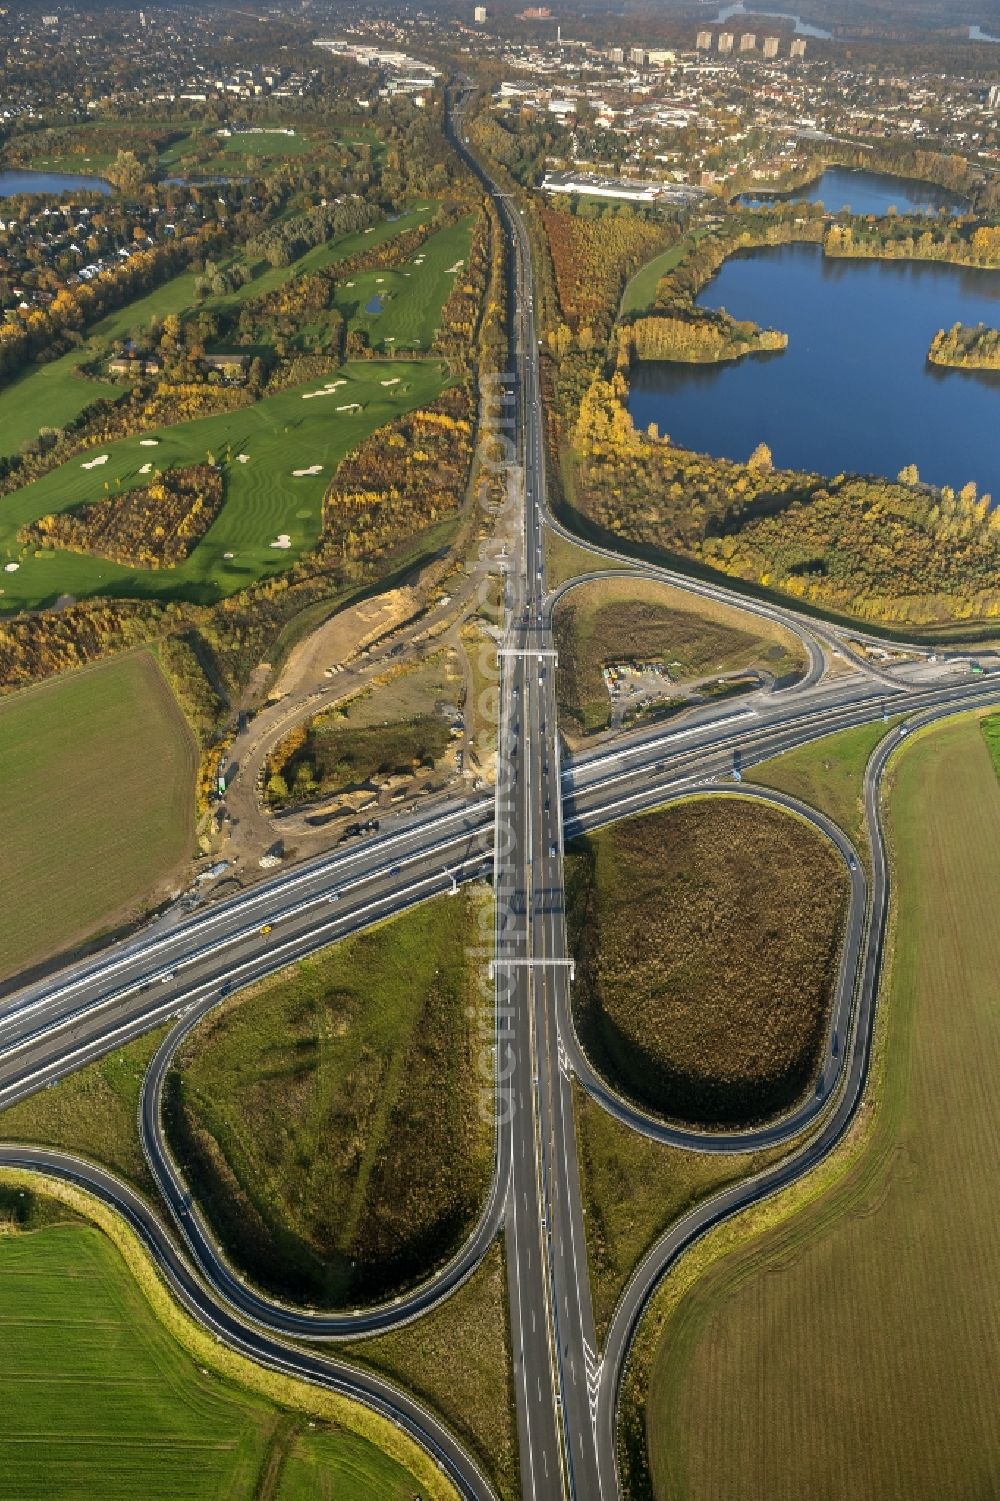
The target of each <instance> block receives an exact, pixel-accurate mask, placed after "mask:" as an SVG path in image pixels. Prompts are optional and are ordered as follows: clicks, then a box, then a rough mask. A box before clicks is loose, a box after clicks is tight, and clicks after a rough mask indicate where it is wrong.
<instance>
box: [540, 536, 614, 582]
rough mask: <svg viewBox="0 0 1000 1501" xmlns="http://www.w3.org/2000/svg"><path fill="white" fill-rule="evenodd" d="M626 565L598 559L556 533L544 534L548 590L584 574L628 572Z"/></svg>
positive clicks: (594, 554) (606, 559) (593, 554)
mask: <svg viewBox="0 0 1000 1501" xmlns="http://www.w3.org/2000/svg"><path fill="white" fill-rule="evenodd" d="M628 566H629V565H628V564H627V563H613V562H612V561H611V560H610V559H609V558H601V557H598V556H597V554H596V553H592V552H588V551H587V550H586V548H584V547H579V546H578V545H577V544H576V543H575V542H570V541H568V540H567V538H566V537H563V536H560V534H559V533H558V532H553V531H546V533H545V582H546V583H547V585H548V587H549V588H550V589H557V588H558V587H559V585H560V584H565V583H566V582H567V581H568V580H569V579H575V578H579V577H580V575H581V574H584V573H597V572H599V571H600V570H601V569H605V568H609V569H615V570H616V571H618V570H620V571H622V572H628Z"/></svg>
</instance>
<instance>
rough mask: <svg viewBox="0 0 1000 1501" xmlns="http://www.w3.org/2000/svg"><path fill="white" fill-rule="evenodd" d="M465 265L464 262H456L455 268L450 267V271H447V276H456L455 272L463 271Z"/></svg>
mask: <svg viewBox="0 0 1000 1501" xmlns="http://www.w3.org/2000/svg"><path fill="white" fill-rule="evenodd" d="M464 265H465V262H464V261H456V262H455V264H454V265H453V266H449V267H448V270H447V272H446V273H445V274H446V275H447V276H454V274H455V272H456V271H461V269H462V267H463V266H464Z"/></svg>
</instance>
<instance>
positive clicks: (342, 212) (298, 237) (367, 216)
mask: <svg viewBox="0 0 1000 1501" xmlns="http://www.w3.org/2000/svg"><path fill="white" fill-rule="evenodd" d="M383 217H384V215H383V214H381V213H380V212H379V210H378V209H377V208H376V207H375V205H374V204H372V203H365V202H364V200H363V199H361V198H352V199H349V200H348V201H347V202H346V203H330V204H323V205H319V206H318V207H316V208H310V209H307V210H306V212H305V213H301V214H294V215H293V216H292V217H291V218H288V219H282V220H279V221H278V222H277V223H276V224H270V225H268V227H267V228H266V229H262V230H261V231H260V233H259V234H257V235H254V237H253V238H252V239H251V240H249V241H248V242H247V254H248V255H249V256H250V257H256V258H257V259H260V260H266V261H267V262H268V263H269V264H270V265H272V266H290V265H291V263H292V261H297V260H298V259H299V257H300V256H302V255H305V253H306V251H307V250H312V249H314V248H315V246H317V245H325V244H326V242H327V240H331V239H333V238H335V237H336V236H337V235H347V234H358V233H359V232H360V231H361V230H364V229H368V228H370V226H371V225H373V224H377V223H378V221H379V220H380V219H382V218H383Z"/></svg>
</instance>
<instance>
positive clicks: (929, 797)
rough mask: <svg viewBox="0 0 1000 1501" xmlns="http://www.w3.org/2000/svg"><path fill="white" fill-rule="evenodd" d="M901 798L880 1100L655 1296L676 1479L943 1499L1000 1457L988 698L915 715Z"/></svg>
mask: <svg viewBox="0 0 1000 1501" xmlns="http://www.w3.org/2000/svg"><path fill="white" fill-rule="evenodd" d="M889 808H890V811H889V827H890V835H891V842H892V849H893V866H894V870H895V882H894V893H895V910H894V923H893V944H892V967H891V971H890V973H889V976H888V979H887V982H886V986H885V1005H884V1009H883V1011H882V1012H881V1017H880V1023H879V1037H878V1047H877V1058H876V1071H875V1083H876V1089H877V1095H876V1103H875V1108H874V1114H873V1116H871V1118H870V1120H869V1122H868V1129H867V1132H866V1133H865V1136H864V1138H863V1139H862V1140H860V1141H859V1139H858V1138H857V1136H856V1137H855V1140H854V1142H853V1151H851V1150H850V1149H848V1150H847V1151H844V1152H842V1153H841V1154H839V1161H838V1160H837V1159H835V1160H834V1162H833V1163H832V1164H829V1165H827V1167H826V1168H824V1169H820V1171H819V1174H818V1175H814V1178H815V1177H818V1178H819V1179H820V1180H821V1183H820V1185H819V1186H820V1187H821V1186H822V1185H823V1184H825V1185H826V1187H827V1191H826V1192H825V1193H821V1192H819V1189H818V1187H817V1186H816V1185H815V1184H812V1185H811V1184H810V1181H809V1180H807V1182H806V1184H804V1185H802V1188H801V1190H800V1191H799V1195H801V1196H804V1197H805V1200H806V1205H805V1207H804V1208H803V1209H802V1210H801V1212H800V1213H798V1214H796V1215H794V1216H793V1217H791V1218H789V1219H788V1220H787V1223H783V1224H779V1225H778V1226H777V1228H771V1229H770V1230H769V1231H768V1233H765V1234H764V1235H762V1236H758V1237H757V1238H756V1239H753V1240H752V1241H750V1242H749V1243H746V1242H747V1235H748V1231H747V1229H745V1228H742V1227H741V1226H740V1225H737V1226H735V1227H729V1229H730V1232H731V1233H730V1235H729V1237H728V1240H729V1243H730V1244H734V1243H735V1245H736V1250H735V1251H734V1254H732V1255H730V1256H728V1257H725V1258H724V1259H720V1260H718V1261H716V1263H715V1265H714V1266H713V1267H712V1269H711V1270H710V1271H709V1272H708V1274H707V1275H705V1276H704V1277H703V1278H702V1279H701V1280H700V1281H698V1282H696V1283H695V1285H694V1286H693V1288H691V1290H690V1291H689V1292H688V1293H687V1295H686V1296H685V1297H683V1299H681V1300H680V1302H679V1303H678V1302H677V1300H676V1299H673V1300H672V1302H671V1303H668V1304H667V1305H666V1306H665V1312H664V1313H661V1315H660V1319H659V1325H660V1329H661V1333H660V1338H659V1342H658V1344H657V1346H656V1351H655V1357H654V1358H653V1361H652V1368H651V1380H650V1387H649V1406H648V1419H647V1436H648V1444H649V1456H650V1461H651V1467H652V1477H653V1493H654V1494H655V1496H656V1497H657V1498H660V1501H667V1498H671V1501H672V1498H675V1497H676V1498H681V1497H683V1498H685V1501H695V1498H698V1497H702V1496H704V1497H713V1498H714V1497H716V1496H718V1495H720V1494H725V1495H726V1497H727V1498H729V1501H741V1498H746V1501H757V1498H759V1497H760V1496H767V1497H769V1498H771V1501H786V1498H787V1501H792V1498H794V1501H799V1498H801V1497H802V1496H806V1495H809V1496H819V1495H831V1494H834V1493H835V1492H836V1493H837V1494H840V1493H841V1490H842V1486H843V1484H845V1483H846V1484H847V1485H848V1488H849V1490H850V1494H851V1496H852V1498H858V1501H867V1498H872V1501H875V1498H878V1501H904V1498H905V1501H925V1498H926V1501H932V1498H933V1501H938V1498H940V1497H942V1496H970V1497H971V1496H985V1495H987V1494H992V1492H993V1489H994V1482H995V1480H996V1476H997V1475H998V1474H1000V1435H998V1430H997V1425H996V1421H995V1416H996V1414H995V1407H996V1402H995V1395H996V1391H997V1389H998V1385H1000V1364H998V1349H1000V1345H998V1342H997V1339H996V1329H997V1323H998V1319H1000V1303H998V1292H997V1289H998V1288H1000V1245H998V1242H997V1238H996V1226H995V1211H994V1206H995V1204H996V1202H997V1197H998V1194H1000V1166H998V1157H997V1153H996V1146H995V1138H996V1131H995V1120H996V1112H995V1100H994V1081H995V1079H996V1076H997V1070H998V1067H1000V1022H998V1013H997V1007H996V976H997V973H998V971H1000V922H998V918H997V908H996V901H995V892H996V888H997V883H998V881H1000V856H998V850H1000V787H998V785H997V778H996V775H995V774H994V768H993V766H992V765H991V761H990V755H989V752H988V748H987V746H986V744H985V743H984V739H983V736H982V734H981V732H980V729H979V727H978V725H977V723H976V722H975V720H971V719H963V720H960V721H955V722H951V723H949V724H946V725H945V726H943V727H939V728H936V729H934V730H933V731H931V732H929V733H924V734H920V735H917V736H915V737H914V739H913V740H912V741H911V742H910V743H909V745H908V746H907V748H906V750H905V751H904V752H903V753H902V754H901V757H900V760H899V762H898V769H897V771H896V773H895V776H894V779H893V787H892V791H891V800H890V805H889ZM799 1195H797V1194H796V1193H795V1192H793V1195H792V1202H795V1201H796V1198H797V1197H798V1196H799ZM782 1208H783V1205H782V1201H778V1203H777V1205H772V1206H770V1209H769V1213H768V1215H767V1216H766V1217H763V1216H757V1217H756V1223H757V1224H758V1226H759V1225H761V1224H762V1225H763V1226H767V1225H768V1224H770V1225H771V1226H772V1227H773V1226H774V1219H775V1215H780V1214H781V1213H782ZM752 1222H753V1221H752ZM733 1231H735V1232H737V1233H736V1234H733V1233H732V1232H733ZM741 1231H742V1233H739V1232H741ZM710 1250H711V1248H710V1247H706V1246H703V1247H702V1248H701V1251H702V1254H703V1255H705V1256H706V1257H708V1256H709V1255H710ZM716 1254H718V1253H716ZM682 1266H683V1264H682ZM663 1296H664V1298H669V1287H668V1289H666V1290H665V1292H664V1294H663ZM654 1311H655V1310H654ZM733 1392H739V1393H740V1400H739V1402H734V1401H733ZM845 1474H849V1476H850V1480H849V1482H842V1480H841V1477H843V1476H844V1475H845Z"/></svg>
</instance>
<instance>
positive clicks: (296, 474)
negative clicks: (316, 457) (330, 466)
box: [292, 464, 323, 479]
mask: <svg viewBox="0 0 1000 1501" xmlns="http://www.w3.org/2000/svg"><path fill="white" fill-rule="evenodd" d="M322 473H323V465H322V464H310V465H309V468H308V469H293V470H292V478H293V479H303V478H304V477H305V476H306V475H307V474H322Z"/></svg>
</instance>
